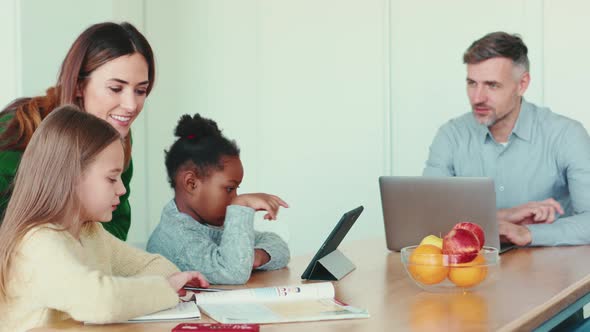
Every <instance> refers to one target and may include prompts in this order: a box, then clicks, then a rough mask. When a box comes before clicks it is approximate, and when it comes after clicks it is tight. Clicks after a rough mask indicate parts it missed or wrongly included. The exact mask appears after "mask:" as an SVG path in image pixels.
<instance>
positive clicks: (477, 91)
mask: <svg viewBox="0 0 590 332" xmlns="http://www.w3.org/2000/svg"><path fill="white" fill-rule="evenodd" d="M529 79H530V78H529V74H528V72H525V71H524V70H523V69H522V68H521V67H518V66H516V67H515V66H514V63H513V61H512V60H511V59H508V58H492V59H488V60H485V61H482V62H480V63H477V64H468V65H467V96H468V97H469V103H470V104H471V108H472V109H473V116H474V117H475V119H476V120H477V122H479V123H480V124H483V125H486V126H487V127H493V126H494V125H495V124H498V123H501V122H502V121H509V120H514V121H516V114H515V113H512V112H513V111H514V110H516V109H518V107H519V105H520V100H521V97H522V95H523V94H524V92H525V91H526V88H527V87H528V83H529ZM511 114H514V116H513V117H510V115H511Z"/></svg>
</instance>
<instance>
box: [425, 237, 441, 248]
mask: <svg viewBox="0 0 590 332" xmlns="http://www.w3.org/2000/svg"><path fill="white" fill-rule="evenodd" d="M422 244H431V245H433V246H435V247H438V248H440V249H442V246H443V240H442V239H441V238H440V237H438V236H436V235H428V236H427V237H425V238H423V239H422V241H420V245H422Z"/></svg>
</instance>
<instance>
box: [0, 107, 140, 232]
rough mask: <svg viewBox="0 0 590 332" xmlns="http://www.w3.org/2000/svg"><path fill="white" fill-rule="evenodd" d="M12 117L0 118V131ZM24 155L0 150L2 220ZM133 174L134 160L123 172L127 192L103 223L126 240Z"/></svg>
mask: <svg viewBox="0 0 590 332" xmlns="http://www.w3.org/2000/svg"><path fill="white" fill-rule="evenodd" d="M11 118H12V116H11V115H7V116H4V118H2V119H0V133H2V132H3V131H4V128H3V126H2V124H4V123H5V122H7V121H9V120H10V119H11ZM22 155H23V152H22V151H0V222H1V219H4V212H5V210H6V205H7V204H8V200H9V199H10V191H11V185H12V182H13V180H14V176H15V175H16V169H17V168H18V164H19V162H20V159H21V157H22ZM132 176H133V161H130V162H129V168H127V169H126V170H125V172H123V174H121V179H122V180H123V185H125V189H127V192H126V193H125V195H123V196H121V197H120V198H119V199H120V201H121V203H120V204H119V206H118V207H117V209H116V210H115V211H114V212H113V219H112V220H111V221H110V222H108V223H103V226H104V228H105V229H106V230H107V231H109V232H110V233H111V234H113V235H114V236H116V237H118V238H119V239H121V240H123V241H125V240H126V239H127V233H128V232H129V227H130V226H131V207H130V205H129V193H130V192H131V190H130V188H129V183H130V182H131V177H132Z"/></svg>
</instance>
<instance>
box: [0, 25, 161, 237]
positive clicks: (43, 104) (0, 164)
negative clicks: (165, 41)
mask: <svg viewBox="0 0 590 332" xmlns="http://www.w3.org/2000/svg"><path fill="white" fill-rule="evenodd" d="M154 80H155V64H154V56H153V53H152V49H151V47H150V45H149V43H148V41H147V40H146V39H145V37H144V36H143V35H142V34H141V33H140V32H139V31H138V30H137V29H136V28H135V27H134V26H133V25H131V24H129V23H121V24H116V23H110V22H107V23H99V24H95V25H92V26H90V27H89V28H87V29H86V30H85V31H84V32H82V34H81V35H80V36H79V37H78V38H77V39H76V40H75V41H74V44H73V45H72V46H71V48H70V50H69V52H68V54H67V55H66V57H65V59H64V61H63V63H62V66H61V70H60V73H59V77H58V80H57V84H56V85H55V86H53V87H50V88H49V89H48V90H47V92H46V94H45V95H44V96H38V97H33V98H21V99H17V100H15V101H14V102H12V103H11V104H9V105H8V106H7V107H6V108H5V109H4V110H2V112H0V216H2V215H3V214H4V210H5V209H6V204H7V203H8V200H9V198H10V191H11V189H10V187H11V183H12V181H13V179H14V176H15V173H16V170H17V167H18V163H19V161H20V159H21V157H22V153H23V150H24V149H25V148H26V146H27V145H28V143H29V141H30V140H31V136H32V135H33V133H34V132H35V130H36V129H37V127H39V125H40V123H41V122H42V121H43V119H44V118H45V117H46V116H47V115H48V114H50V113H51V112H52V111H53V110H54V109H55V108H56V107H58V106H60V105H64V104H74V105H76V106H78V107H80V108H81V109H82V110H84V111H86V112H88V113H91V114H93V115H95V116H97V117H99V118H101V119H103V120H106V121H107V122H108V123H110V124H111V125H112V126H113V127H114V128H115V129H117V131H118V132H119V133H120V134H121V136H122V137H124V139H125V142H126V144H125V165H126V166H125V172H124V173H123V175H122V177H123V183H124V185H125V188H126V191H127V193H126V194H125V195H123V196H122V197H121V204H120V205H119V207H118V208H117V210H116V211H115V212H114V213H113V220H112V221H111V222H110V223H108V224H106V225H105V228H106V229H107V230H108V231H109V232H111V233H112V234H113V235H115V236H116V237H118V238H120V239H122V240H125V239H126V238H127V233H128V231H129V227H130V223H131V209H130V206H129V201H128V197H129V192H130V188H129V182H130V181H131V176H132V174H133V164H132V161H131V144H130V143H131V134H130V127H131V124H132V123H133V121H134V120H135V119H136V118H137V116H138V115H139V113H140V112H141V110H142V108H143V104H144V102H145V99H146V97H147V96H148V95H149V93H150V91H151V89H152V87H153V85H154Z"/></svg>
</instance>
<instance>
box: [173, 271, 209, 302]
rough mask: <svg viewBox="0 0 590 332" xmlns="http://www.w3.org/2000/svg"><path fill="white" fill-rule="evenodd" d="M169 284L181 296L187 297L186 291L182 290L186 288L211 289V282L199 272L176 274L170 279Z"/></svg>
mask: <svg viewBox="0 0 590 332" xmlns="http://www.w3.org/2000/svg"><path fill="white" fill-rule="evenodd" d="M168 283H170V286H171V287H172V288H173V289H174V290H175V291H176V293H178V295H179V296H184V295H186V291H185V290H184V289H182V287H184V286H192V287H203V288H207V287H209V282H208V281H207V279H205V277H204V276H203V275H202V274H201V273H200V272H197V271H186V272H176V273H173V274H171V275H170V276H169V277H168Z"/></svg>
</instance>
